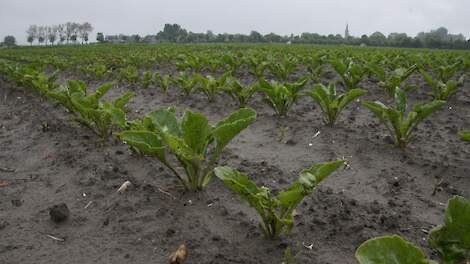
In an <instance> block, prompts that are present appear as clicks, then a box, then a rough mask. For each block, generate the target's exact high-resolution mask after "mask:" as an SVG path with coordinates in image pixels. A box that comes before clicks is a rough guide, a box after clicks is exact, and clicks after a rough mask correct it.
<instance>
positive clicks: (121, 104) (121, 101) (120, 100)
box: [113, 91, 134, 109]
mask: <svg viewBox="0 0 470 264" xmlns="http://www.w3.org/2000/svg"><path fill="white" fill-rule="evenodd" d="M133 96H134V93H133V92H131V91H128V92H126V93H125V94H123V95H122V96H121V97H119V98H117V99H116V100H114V102H113V104H114V106H115V107H117V108H120V109H123V108H124V106H125V105H126V104H127V103H128V102H129V100H130V99H131V98H132V97H133Z"/></svg>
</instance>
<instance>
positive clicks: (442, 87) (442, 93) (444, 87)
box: [420, 70, 465, 100]
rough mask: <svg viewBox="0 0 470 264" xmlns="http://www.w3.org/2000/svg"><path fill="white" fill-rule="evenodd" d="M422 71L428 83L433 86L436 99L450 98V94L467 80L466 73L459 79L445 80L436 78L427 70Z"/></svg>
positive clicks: (433, 94)
mask: <svg viewBox="0 0 470 264" xmlns="http://www.w3.org/2000/svg"><path fill="white" fill-rule="evenodd" d="M420 72H421V75H422V76H423V78H424V80H425V81H426V83H427V84H428V85H429V86H431V90H432V96H433V97H434V99H436V100H448V99H449V97H450V96H452V95H453V94H455V93H456V92H457V91H458V89H459V87H461V86H463V83H464V80H465V75H462V76H461V77H460V78H459V80H458V81H456V80H447V81H446V82H444V81H441V80H439V79H434V78H433V77H432V76H431V75H430V74H429V73H427V72H426V71H425V70H421V71H420Z"/></svg>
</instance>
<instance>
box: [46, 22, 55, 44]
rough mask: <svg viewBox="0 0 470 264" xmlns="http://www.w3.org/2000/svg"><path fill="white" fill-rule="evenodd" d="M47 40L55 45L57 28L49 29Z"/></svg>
mask: <svg viewBox="0 0 470 264" xmlns="http://www.w3.org/2000/svg"><path fill="white" fill-rule="evenodd" d="M47 39H49V42H50V43H51V45H54V42H55V41H56V39H57V26H52V27H47Z"/></svg>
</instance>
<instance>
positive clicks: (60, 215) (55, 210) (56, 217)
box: [49, 203, 70, 223]
mask: <svg viewBox="0 0 470 264" xmlns="http://www.w3.org/2000/svg"><path fill="white" fill-rule="evenodd" d="M49 215H50V216H51V220H52V221H53V222H55V223H60V222H63V221H65V220H67V218H68V217H69V215H70V211H69V208H68V207H67V205H66V204H65V203H60V204H56V205H54V206H52V207H51V208H50V209H49Z"/></svg>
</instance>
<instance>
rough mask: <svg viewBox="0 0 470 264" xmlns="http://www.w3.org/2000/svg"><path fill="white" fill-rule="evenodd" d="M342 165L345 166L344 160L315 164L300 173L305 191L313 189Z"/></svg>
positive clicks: (300, 179)
mask: <svg viewBox="0 0 470 264" xmlns="http://www.w3.org/2000/svg"><path fill="white" fill-rule="evenodd" d="M342 165H344V160H337V161H332V162H326V163H319V164H315V165H313V166H311V167H310V168H308V169H304V170H302V171H301V172H300V178H299V182H300V183H301V184H302V185H303V186H304V188H305V189H307V190H309V189H313V188H315V186H317V185H318V184H320V182H322V181H323V180H324V179H325V178H326V177H327V176H328V175H330V174H331V173H333V172H334V171H335V170H337V169H338V168H339V167H341V166H342Z"/></svg>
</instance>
